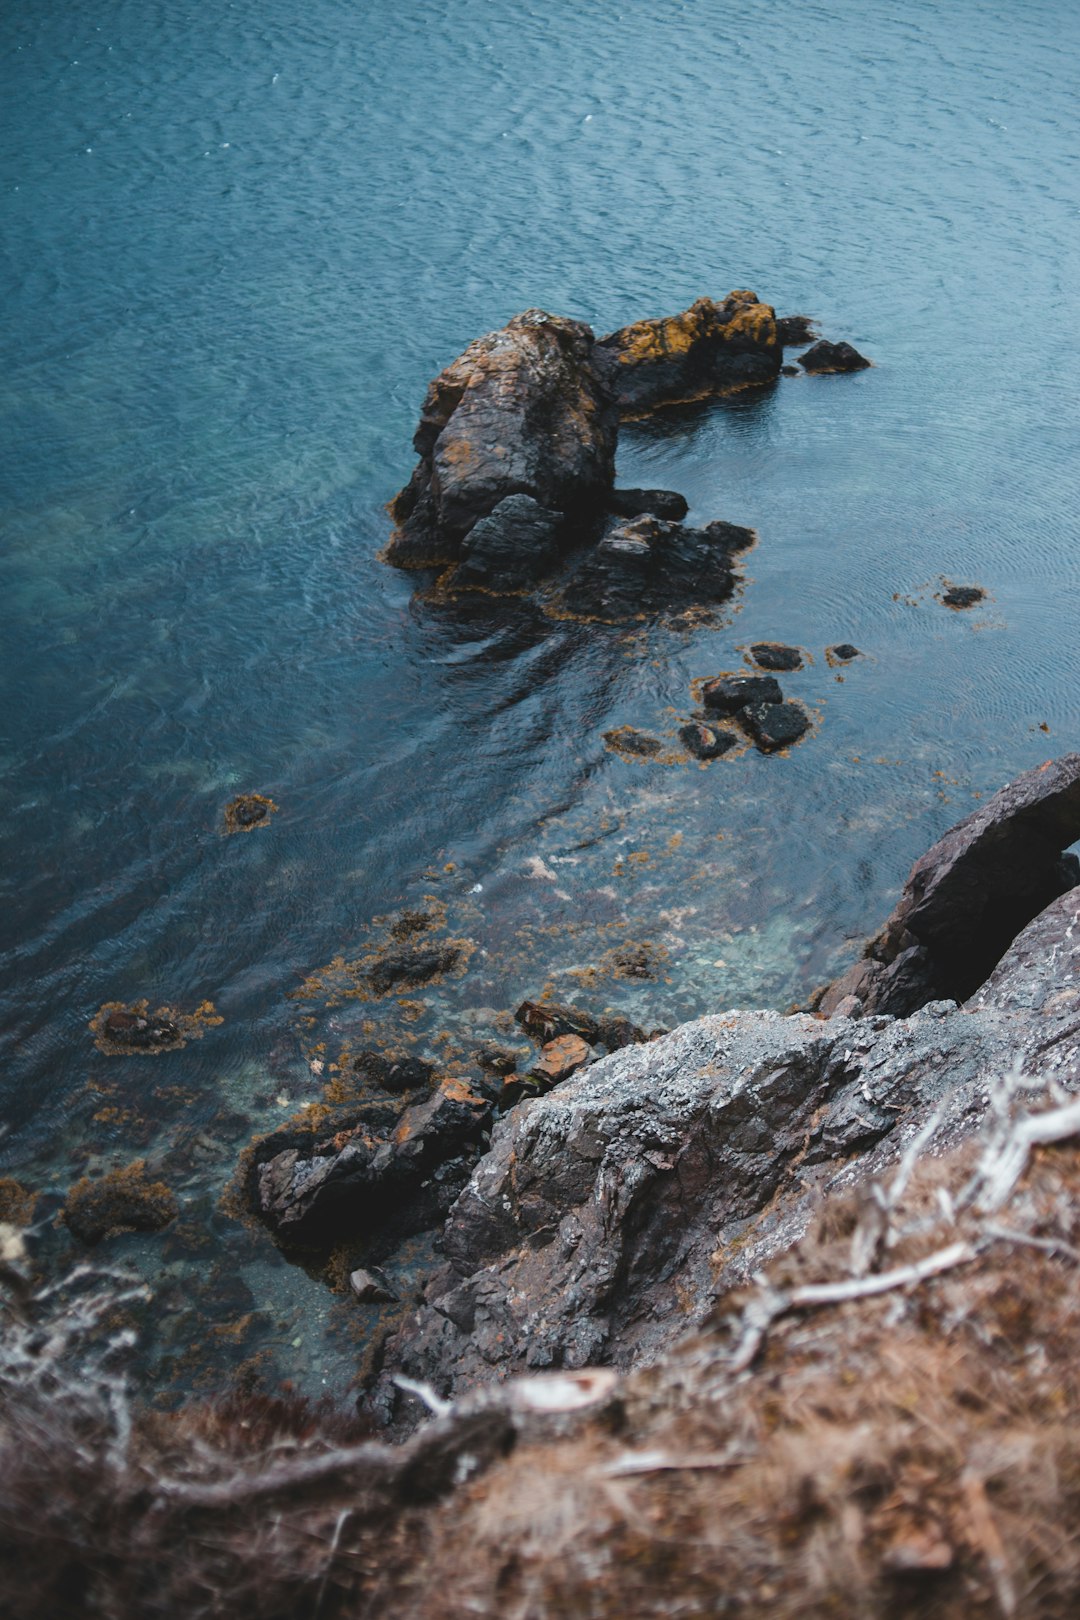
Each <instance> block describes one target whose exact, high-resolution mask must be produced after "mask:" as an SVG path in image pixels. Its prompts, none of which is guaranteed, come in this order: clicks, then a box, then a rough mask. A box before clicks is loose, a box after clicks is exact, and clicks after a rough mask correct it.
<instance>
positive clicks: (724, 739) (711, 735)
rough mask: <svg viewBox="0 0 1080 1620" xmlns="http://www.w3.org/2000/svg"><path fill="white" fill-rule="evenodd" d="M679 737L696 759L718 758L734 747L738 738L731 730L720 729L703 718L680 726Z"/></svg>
mask: <svg viewBox="0 0 1080 1620" xmlns="http://www.w3.org/2000/svg"><path fill="white" fill-rule="evenodd" d="M679 737H680V740H681V741H682V743H683V746H684V747H685V748H686V750H687V752H688V753H691V754H693V756H694V758H695V759H718V758H719V756H720V755H721V754H726V753H727V752H728V750H729V749H730V748H734V747H735V744H736V742H737V741H738V739H737V738H736V737H735V736H734V735H733V733H732V732H730V731H719V730H717V729H716V728H715V727H713V726H707V725H705V724H704V723H703V722H702V721H701V720H690V721H688V722H687V724H686V725H685V726H680V727H679Z"/></svg>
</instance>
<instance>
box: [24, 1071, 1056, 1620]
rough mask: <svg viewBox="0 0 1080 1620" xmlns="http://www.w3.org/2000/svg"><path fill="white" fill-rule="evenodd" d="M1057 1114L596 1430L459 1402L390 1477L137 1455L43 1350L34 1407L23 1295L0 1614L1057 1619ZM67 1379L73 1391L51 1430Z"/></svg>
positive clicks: (949, 1179) (85, 1375)
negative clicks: (44, 1363) (1050, 1124)
mask: <svg viewBox="0 0 1080 1620" xmlns="http://www.w3.org/2000/svg"><path fill="white" fill-rule="evenodd" d="M1046 1101H1047V1099H1045V1098H1044V1099H1042V1102H1043V1104H1045V1102H1046ZM1073 1106H1075V1105H1070V1106H1069V1107H1068V1108H1059V1109H1058V1110H1057V1111H1056V1113H1055V1114H1054V1118H1055V1119H1056V1120H1057V1121H1058V1126H1056V1127H1055V1129H1057V1128H1060V1129H1061V1130H1066V1129H1067V1130H1068V1131H1069V1132H1070V1133H1071V1134H1070V1136H1069V1138H1068V1140H1063V1141H1061V1142H1059V1143H1054V1142H1049V1143H1045V1144H1043V1145H1039V1144H1038V1142H1037V1141H1035V1140H1033V1139H1034V1138H1037V1137H1039V1136H1040V1135H1041V1136H1046V1135H1052V1134H1053V1132H1051V1131H1048V1130H1047V1129H1045V1128H1044V1127H1045V1120H1046V1119H1047V1118H1050V1113H1049V1112H1047V1113H1043V1114H1038V1116H1037V1117H1038V1120H1039V1121H1040V1125H1039V1126H1038V1127H1025V1126H1024V1125H1023V1123H1022V1122H1020V1123H1018V1122H1017V1121H1016V1120H1015V1119H1014V1118H1013V1117H1012V1116H1013V1113H1014V1111H1015V1110H1016V1109H1017V1107H1018V1101H1017V1097H1016V1095H1015V1093H1014V1091H1011V1090H1007V1092H1006V1093H1005V1094H1004V1099H1003V1100H1002V1101H1001V1105H1000V1107H999V1109H998V1114H997V1120H998V1123H997V1126H996V1127H995V1132H993V1133H991V1137H990V1139H989V1141H988V1142H986V1143H982V1144H971V1145H969V1146H968V1147H967V1148H966V1149H961V1150H960V1151H957V1152H953V1153H952V1154H950V1155H949V1156H947V1157H944V1158H941V1159H937V1158H934V1157H933V1156H932V1155H931V1153H930V1150H929V1148H928V1147H927V1145H926V1144H925V1143H923V1144H920V1151H919V1152H918V1153H913V1154H912V1155H911V1156H910V1158H909V1160H908V1162H907V1163H905V1164H904V1165H903V1167H902V1169H901V1172H900V1174H899V1175H898V1176H897V1177H895V1178H894V1180H893V1183H892V1185H891V1186H882V1187H879V1188H876V1189H864V1190H863V1191H862V1192H861V1193H860V1194H859V1195H858V1196H857V1197H854V1198H850V1199H848V1200H847V1201H845V1202H836V1203H832V1204H829V1205H826V1206H825V1208H824V1209H823V1210H822V1213H821V1217H820V1219H819V1221H818V1222H817V1224H816V1226H815V1227H814V1229H813V1230H812V1231H811V1232H810V1233H809V1234H808V1236H807V1238H806V1239H805V1240H804V1241H803V1242H802V1243H801V1244H800V1245H799V1246H798V1248H797V1249H796V1250H794V1251H793V1252H792V1253H791V1254H790V1255H788V1256H785V1257H784V1258H783V1259H782V1260H781V1261H780V1262H778V1263H777V1264H776V1265H775V1266H774V1267H773V1268H772V1270H771V1272H770V1274H769V1276H768V1278H767V1279H762V1280H761V1281H760V1282H759V1284H758V1285H757V1286H756V1287H755V1288H754V1289H752V1290H749V1291H747V1292H745V1293H744V1294H743V1295H742V1296H740V1297H736V1298H729V1299H727V1300H725V1301H723V1302H721V1304H720V1305H719V1306H718V1308H717V1312H716V1315H715V1319H714V1320H713V1321H712V1322H711V1323H710V1324H709V1325H708V1326H707V1328H706V1329H705V1330H704V1331H703V1332H701V1333H699V1334H698V1335H697V1336H696V1337H695V1338H694V1339H693V1340H690V1341H687V1342H686V1343H684V1344H683V1345H682V1346H681V1347H680V1348H679V1350H678V1352H677V1353H676V1354H674V1355H671V1356H668V1357H667V1358H666V1359H665V1360H664V1361H663V1362H662V1363H659V1364H658V1365H657V1366H655V1367H653V1368H649V1369H645V1370H642V1371H641V1372H639V1373H637V1374H635V1375H633V1376H632V1377H630V1378H628V1379H626V1380H624V1381H623V1382H622V1383H621V1384H620V1385H619V1386H618V1389H617V1391H616V1395H615V1397H614V1398H610V1397H609V1398H608V1399H607V1400H606V1402H605V1403H603V1404H602V1405H601V1406H599V1407H597V1408H595V1409H593V1410H592V1411H591V1412H588V1413H586V1414H585V1415H583V1416H582V1415H576V1416H566V1415H565V1414H564V1415H563V1416H561V1417H560V1416H556V1417H554V1418H548V1419H544V1420H540V1419H538V1418H536V1417H535V1415H533V1416H531V1417H529V1418H528V1419H522V1418H521V1417H520V1416H516V1417H515V1416H514V1415H513V1413H512V1412H510V1408H509V1405H508V1403H509V1402H510V1395H509V1391H508V1392H506V1393H504V1395H503V1396H502V1397H499V1396H496V1397H485V1398H480V1397H478V1398H476V1399H475V1400H473V1401H472V1402H468V1401H466V1402H464V1403H462V1404H461V1405H459V1407H458V1408H456V1409H454V1410H453V1411H451V1412H450V1413H449V1414H448V1415H446V1416H444V1417H440V1418H438V1419H436V1420H435V1421H434V1422H433V1423H431V1424H430V1425H429V1426H428V1427H427V1428H426V1429H425V1430H422V1431H421V1434H420V1436H419V1437H418V1438H417V1440H415V1441H414V1442H412V1443H411V1445H410V1447H409V1448H406V1449H405V1450H401V1449H397V1450H395V1449H394V1448H387V1447H382V1446H379V1445H377V1444H375V1443H373V1442H367V1443H360V1444H357V1437H356V1435H355V1434H353V1433H350V1432H348V1431H347V1430H345V1429H343V1428H342V1426H341V1423H340V1420H334V1419H330V1420H329V1421H327V1418H326V1416H325V1415H320V1414H318V1413H312V1412H310V1411H308V1410H306V1409H305V1408H303V1406H302V1405H300V1404H297V1403H294V1404H293V1405H292V1406H291V1407H290V1406H288V1405H280V1404H275V1403H272V1402H266V1401H262V1402H259V1401H258V1400H251V1399H249V1400H248V1401H247V1402H244V1401H236V1402H233V1403H232V1404H231V1405H229V1406H224V1407H221V1406H219V1407H217V1408H213V1409H206V1408H202V1409H192V1410H189V1411H188V1412H186V1413H183V1414H181V1415H180V1416H179V1417H175V1418H171V1419H163V1418H160V1417H155V1418H147V1417H144V1418H142V1419H139V1420H136V1421H135V1424H134V1428H133V1430H132V1433H131V1436H130V1439H128V1438H126V1437H125V1435H126V1430H125V1425H126V1422H127V1418H126V1416H125V1413H126V1407H125V1406H124V1404H123V1398H122V1396H121V1395H119V1394H118V1390H119V1388H120V1386H119V1385H118V1384H117V1382H116V1373H115V1370H114V1368H113V1366H112V1362H111V1360H110V1357H111V1356H114V1355H115V1354H116V1353H117V1351H118V1350H122V1345H121V1346H118V1347H114V1349H113V1350H112V1351H108V1352H107V1353H106V1352H103V1351H102V1349H101V1344H102V1339H101V1333H100V1332H99V1331H98V1329H97V1328H94V1327H93V1326H92V1325H91V1326H90V1327H88V1328H87V1329H86V1331H85V1332H74V1331H72V1332H70V1333H68V1334H67V1337H66V1338H65V1334H64V1333H63V1332H61V1333H60V1334H59V1336H57V1331H56V1330H55V1329H50V1331H51V1332H52V1335H53V1339H54V1341H55V1344H56V1345H58V1346H59V1349H58V1350H56V1351H55V1353H54V1358H53V1359H54V1363H55V1366H56V1367H57V1368H60V1369H61V1371H60V1372H58V1373H57V1374H56V1376H55V1377H53V1378H52V1380H51V1381H52V1387H53V1393H52V1395H51V1396H48V1398H47V1399H45V1398H44V1396H45V1395H46V1394H47V1391H46V1389H45V1386H46V1385H48V1384H49V1383H50V1379H49V1378H46V1379H45V1380H44V1384H43V1383H42V1380H41V1378H40V1376H37V1375H35V1376H34V1377H31V1376H30V1374H29V1373H27V1372H26V1371H25V1368H24V1371H23V1372H22V1373H19V1372H18V1371H17V1370H16V1371H15V1372H12V1371H11V1363H12V1348H11V1347H12V1345H17V1344H18V1343H22V1344H23V1347H24V1361H25V1359H26V1356H27V1355H29V1360H30V1362H31V1363H33V1362H34V1361H35V1356H36V1357H37V1360H38V1361H40V1359H41V1353H40V1350H39V1351H38V1352H34V1351H33V1349H32V1342H33V1339H34V1334H35V1333H36V1334H37V1336H38V1339H39V1340H40V1338H41V1334H42V1331H43V1330H42V1328H41V1327H40V1326H39V1327H37V1328H34V1327H32V1326H31V1322H32V1319H33V1318H34V1317H35V1315H36V1316H37V1317H38V1318H39V1320H43V1319H44V1317H45V1315H47V1310H46V1307H47V1306H48V1302H47V1301H44V1302H42V1303H41V1304H40V1305H36V1306H35V1305H33V1304H32V1302H29V1301H24V1302H23V1305H22V1306H20V1305H19V1302H18V1300H16V1302H15V1308H16V1310H18V1309H22V1310H23V1325H22V1326H20V1327H17V1328H16V1329H15V1331H14V1332H13V1333H12V1334H11V1335H9V1336H8V1337H7V1338H6V1339H5V1341H4V1358H5V1365H6V1366H7V1367H8V1371H7V1372H6V1373H5V1372H3V1371H2V1370H0V1396H2V1405H0V1413H2V1421H3V1425H4V1428H3V1431H2V1432H0V1451H2V1455H0V1481H2V1483H0V1609H2V1610H3V1612H4V1613H6V1614H9V1615H11V1616H12V1617H13V1620H38V1617H41V1620H44V1617H45V1616H46V1615H48V1616H50V1617H53V1616H64V1615H67V1614H72V1615H74V1614H83V1613H86V1614H100V1615H103V1616H107V1617H110V1620H111V1617H116V1620H126V1617H127V1616H134V1615H185V1616H188V1615H191V1616H196V1615H208V1616H210V1615H213V1616H218V1615H221V1616H225V1615H229V1616H233V1615H236V1616H248V1615H251V1616H259V1617H264V1616H265V1617H267V1620H274V1617H277V1616H279V1615H280V1616H282V1617H284V1616H286V1615H288V1616H289V1617H290V1620H299V1617H301V1616H307V1615H311V1616H316V1617H318V1620H323V1617H326V1616H329V1615H334V1614H337V1615H341V1614H347V1615H352V1616H357V1617H365V1620H366V1617H375V1616H378V1617H379V1620H394V1617H400V1620H404V1617H407V1616H408V1617H416V1620H420V1617H424V1620H427V1617H429V1616H432V1615H438V1616H440V1620H459V1617H460V1620H465V1617H466V1616H468V1617H470V1620H472V1617H475V1616H478V1615H479V1616H492V1617H495V1616H498V1617H499V1620H548V1617H550V1616H563V1615H565V1616H572V1617H575V1620H577V1617H580V1620H608V1617H612V1620H614V1617H615V1616H618V1617H620V1620H626V1617H641V1620H646V1617H652V1616H657V1617H659V1616H665V1617H667V1616H671V1617H676V1616H678V1617H684V1616H706V1615H709V1616H713V1615H726V1616H733V1617H741V1616H747V1617H749V1616H750V1615H754V1616H762V1615H765V1616H769V1617H776V1620H795V1617H796V1616H798V1617H799V1620H819V1617H820V1620H825V1617H833V1616H845V1617H846V1616H852V1617H864V1616H865V1617H867V1620H902V1617H907V1616H911V1617H914V1616H916V1615H917V1616H919V1617H920V1620H922V1617H925V1620H961V1617H963V1620H978V1617H981V1616H986V1617H1005V1620H1011V1617H1013V1616H1016V1617H1018V1620H1026V1617H1036V1616H1037V1617H1039V1620H1057V1617H1061V1620H1065V1617H1070V1620H1071V1617H1072V1616H1073V1615H1075V1614H1076V1613H1077V1612H1078V1609H1080V1145H1078V1144H1077V1140H1076V1137H1075V1134H1072V1133H1075V1132H1076V1129H1077V1122H1076V1121H1075V1120H1074V1119H1073V1118H1072V1114H1071V1109H1072V1107H1073ZM1021 1140H1023V1142H1024V1144H1025V1145H1024V1146H1023V1151H1020V1150H1018V1148H1017V1143H1018V1142H1020V1141H1021ZM8 1269H9V1272H10V1271H11V1267H10V1266H9V1268H8ZM16 1270H17V1267H16ZM93 1286H94V1287H97V1289H98V1293H99V1294H101V1295H102V1296H104V1293H105V1290H104V1288H103V1287H100V1286H98V1285H97V1284H94V1285H93ZM116 1286H119V1284H117V1285H116ZM53 1303H54V1307H55V1301H54V1302H53ZM84 1314H85V1313H84ZM54 1315H55V1308H54ZM99 1327H100V1322H99ZM27 1346H30V1347H31V1348H30V1349H29V1350H27V1348H26V1347H27ZM80 1357H81V1358H82V1359H81V1360H80ZM16 1359H17V1358H16ZM65 1369H66V1370H65ZM76 1375H77V1377H76ZM72 1378H75V1379H76V1387H77V1388H79V1389H80V1390H81V1391H82V1394H81V1395H80V1396H79V1398H77V1399H75V1398H72V1397H70V1395H69V1396H68V1397H67V1398H66V1399H61V1400H60V1401H59V1402H58V1401H57V1399H56V1391H57V1389H59V1390H60V1391H61V1392H62V1391H63V1390H64V1389H66V1388H67V1387H68V1385H67V1383H65V1380H68V1381H69V1382H70V1380H71V1379H72ZM500 1401H501V1403H502V1410H501V1412H499V1411H498V1410H496V1409H497V1408H498V1407H499V1403H500ZM493 1412H494V1413H495V1417H494V1420H493V1417H492V1414H493ZM500 1425H501V1427H500ZM515 1430H516V1434H517V1444H516V1446H514V1448H513V1449H512V1450H511V1451H510V1453H509V1455H504V1452H505V1450H506V1446H507V1443H508V1441H509V1440H510V1439H511V1438H512V1437H513V1433H514V1431H515Z"/></svg>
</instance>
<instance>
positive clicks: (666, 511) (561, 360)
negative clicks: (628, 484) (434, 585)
mask: <svg viewBox="0 0 1080 1620" xmlns="http://www.w3.org/2000/svg"><path fill="white" fill-rule="evenodd" d="M782 357H783V348H782V344H781V339H780V336H779V334H778V330H777V322H776V317H775V314H774V311H773V310H772V308H771V307H770V306H769V305H768V304H763V303H761V302H760V301H759V299H758V297H757V294H756V293H752V292H745V291H743V292H732V293H729V294H728V296H727V298H726V299H724V301H723V302H722V303H716V302H714V301H713V300H712V299H711V298H699V299H698V301H697V302H696V303H695V304H693V305H692V306H691V307H690V309H688V310H685V311H684V312H683V313H682V314H681V315H673V316H670V317H668V318H666V319H662V320H648V321H638V322H637V323H636V324H634V325H632V326H626V327H623V328H621V329H620V330H619V331H618V332H612V333H610V334H609V335H608V336H607V337H605V338H602V339H600V340H599V341H598V340H597V339H596V338H595V337H594V334H593V332H592V329H591V328H590V327H588V326H586V325H585V323H584V322H582V321H573V320H567V319H565V318H564V317H562V316H558V315H549V314H546V313H545V312H544V311H543V310H538V309H528V310H526V311H525V312H524V314H521V315H515V316H514V318H513V320H511V321H508V322H507V324H506V326H504V327H502V328H501V329H500V330H499V331H497V332H489V333H488V334H487V335H486V336H485V337H482V338H477V339H476V341H475V342H473V343H470V344H469V346H468V348H467V349H466V350H465V351H464V353H463V354H461V355H460V356H459V357H458V359H456V360H455V361H454V362H453V363H452V364H451V365H449V366H447V367H446V369H445V371H443V372H441V373H440V374H439V376H438V377H436V378H435V380H434V382H432V383H431V385H430V387H429V388H428V391H427V394H426V396H425V399H424V403H423V407H422V409H421V414H420V423H419V426H418V427H417V430H416V433H415V435H414V438H413V444H414V447H415V449H416V453H417V455H418V457H419V458H420V459H419V462H418V463H417V466H416V469H415V471H414V472H413V476H412V478H411V479H410V481H409V483H408V485H407V486H406V487H405V488H404V489H403V490H401V491H400V493H399V494H398V495H397V496H396V497H395V499H394V500H393V501H392V502H391V505H390V511H391V514H392V516H393V518H394V522H395V529H394V533H393V535H392V536H391V538H390V541H389V543H388V545H387V547H386V550H385V553H384V555H385V558H386V560H387V561H388V562H391V563H394V564H396V565H397V566H399V567H403V568H426V567H435V566H445V565H447V564H451V563H458V564H460V567H459V568H458V569H457V570H456V572H455V574H454V576H453V577H452V578H451V579H450V581H449V582H448V583H450V584H451V585H452V586H454V587H457V588H465V587H472V588H477V587H479V588H486V589H492V590H515V589H520V588H522V587H524V586H527V585H530V584H532V583H534V582H535V581H536V579H538V578H539V577H540V576H541V575H542V574H544V573H546V572H548V571H549V570H550V569H551V568H552V567H553V566H554V564H555V562H556V561H557V557H558V553H559V551H560V549H564V548H572V547H574V546H579V545H590V544H592V543H593V542H594V541H595V540H596V539H597V537H598V535H599V534H600V533H601V532H602V528H603V525H602V518H603V515H604V513H605V512H606V513H608V514H609V515H611V514H613V515H615V516H617V517H622V518H629V519H634V518H639V517H642V516H644V515H648V516H652V517H655V518H658V519H663V520H665V521H667V522H672V521H675V522H677V521H678V520H679V519H681V518H683V517H685V516H686V512H687V503H686V500H685V498H684V497H683V496H682V495H679V494H678V493H677V492H675V491H673V490H637V489H625V490H616V489H615V488H614V480H615V448H616V439H617V435H618V421H619V416H620V414H623V415H631V416H640V415H642V414H644V413H646V412H648V411H650V410H653V409H654V408H655V407H657V406H659V405H663V404H669V403H671V402H673V401H677V400H686V399H700V398H703V397H706V396H708V395H711V394H717V393H723V392H725V391H727V390H729V389H732V388H739V387H745V386H747V385H749V384H754V383H758V384H760V383H764V382H770V381H772V380H773V378H775V377H776V375H777V374H778V372H779V369H780V362H781V359H782ZM523 497H527V498H528V499H529V501H530V502H531V503H532V504H531V505H529V506H527V507H526V506H524V505H523V504H522V498H523ZM511 503H513V504H511ZM697 532H700V531H687V533H688V534H692V533H697ZM728 588H729V589H730V586H729V587H728Z"/></svg>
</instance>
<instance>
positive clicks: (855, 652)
mask: <svg viewBox="0 0 1080 1620" xmlns="http://www.w3.org/2000/svg"><path fill="white" fill-rule="evenodd" d="M861 657H862V653H861V652H860V651H859V649H858V647H854V646H852V644H851V642H850V641H838V642H837V644H836V646H835V647H826V649H825V658H826V660H827V662H828V663H830V664H850V662H851V660H852V659H853V658H861Z"/></svg>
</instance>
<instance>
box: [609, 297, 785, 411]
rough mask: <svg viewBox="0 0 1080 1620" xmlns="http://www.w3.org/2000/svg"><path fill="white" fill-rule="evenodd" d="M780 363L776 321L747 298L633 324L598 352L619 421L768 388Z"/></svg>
mask: <svg viewBox="0 0 1080 1620" xmlns="http://www.w3.org/2000/svg"><path fill="white" fill-rule="evenodd" d="M782 359H783V347H782V344H781V341H780V336H779V333H778V332H777V325H776V313H775V311H774V310H773V309H772V307H771V305H769V304H763V303H761V301H760V300H759V298H758V296H757V294H756V293H754V292H748V291H738V292H732V293H729V294H728V296H727V297H726V298H725V299H724V301H723V303H722V304H717V303H715V302H714V301H713V300H712V299H711V298H699V299H698V300H697V302H696V303H694V304H691V306H690V308H689V309H687V310H684V311H683V312H682V314H681V315H669V316H666V317H664V318H663V319H660V320H648V321H635V322H634V324H633V325H632V326H624V327H621V328H620V329H619V331H617V332H611V333H609V334H608V336H607V337H603V338H600V340H599V341H598V343H597V345H596V360H597V364H598V365H599V366H600V367H601V369H602V372H603V375H604V377H605V379H606V381H607V383H608V386H609V388H610V389H611V391H612V393H613V395H614V397H615V399H616V400H617V401H618V405H619V409H620V411H621V412H622V413H623V415H624V416H642V415H644V414H646V413H647V412H649V411H652V410H655V409H656V407H657V406H658V405H671V404H676V403H679V402H682V401H686V400H694V399H704V398H708V397H709V396H710V395H712V394H721V393H725V392H727V391H729V390H730V389H734V388H745V387H748V386H752V385H754V384H759V385H760V384H762V383H768V382H772V381H773V380H774V378H775V377H776V376H778V374H779V371H780V363H781V361H782Z"/></svg>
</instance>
